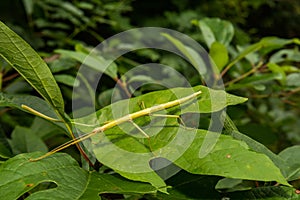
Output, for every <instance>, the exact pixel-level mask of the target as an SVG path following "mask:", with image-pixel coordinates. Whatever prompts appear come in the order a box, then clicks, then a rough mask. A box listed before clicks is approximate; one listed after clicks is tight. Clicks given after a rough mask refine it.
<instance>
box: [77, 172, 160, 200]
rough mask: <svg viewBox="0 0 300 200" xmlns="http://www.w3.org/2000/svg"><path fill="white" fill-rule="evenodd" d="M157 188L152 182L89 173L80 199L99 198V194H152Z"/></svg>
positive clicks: (90, 199)
mask: <svg viewBox="0 0 300 200" xmlns="http://www.w3.org/2000/svg"><path fill="white" fill-rule="evenodd" d="M156 192H157V190H156V189H155V188H154V187H153V186H151V185H150V184H146V183H141V182H134V181H130V180H127V179H124V178H123V177H120V176H117V175H110V174H99V173H97V172H90V173H89V181H88V185H87V188H86V190H85V191H84V193H83V194H82V196H81V197H80V198H79V199H80V200H84V199H86V200H92V199H95V200H97V199H99V197H98V195H97V194H105V193H109V194H151V193H156Z"/></svg>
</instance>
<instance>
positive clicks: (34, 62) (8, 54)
mask: <svg viewBox="0 0 300 200" xmlns="http://www.w3.org/2000/svg"><path fill="white" fill-rule="evenodd" d="M0 56H1V57H3V58H4V59H5V61H6V62H7V63H9V64H10V65H11V66H12V67H13V68H14V69H15V70H17V71H18V72H19V73H20V74H21V75H22V76H23V77H24V79H25V80H26V81H27V82H28V83H29V84H30V85H31V86H32V87H33V88H35V89H36V90H37V91H38V92H39V93H40V95H41V96H42V97H43V98H44V99H45V100H46V101H47V102H48V103H50V105H52V106H53V108H55V111H57V112H58V114H59V115H60V116H64V100H63V98H62V94H61V91H60V89H59V87H58V85H57V83H56V81H55V79H54V77H53V76H52V74H51V71H50V69H49V68H48V66H47V65H46V63H45V62H44V61H43V60H42V59H41V57H40V56H39V55H38V54H37V53H36V52H35V51H34V50H33V49H32V48H31V47H30V46H29V44H27V43H26V42H25V41H24V40H23V39H22V38H20V37H19V36H18V35H17V34H16V33H14V32H13V31H12V30H10V29H9V28H8V27H7V26H5V25H4V24H3V23H2V22H0Z"/></svg>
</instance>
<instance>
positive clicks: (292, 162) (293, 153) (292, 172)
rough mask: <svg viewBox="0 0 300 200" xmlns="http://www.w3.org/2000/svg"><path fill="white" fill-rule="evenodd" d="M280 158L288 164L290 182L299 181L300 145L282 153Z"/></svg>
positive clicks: (287, 171)
mask: <svg viewBox="0 0 300 200" xmlns="http://www.w3.org/2000/svg"><path fill="white" fill-rule="evenodd" d="M278 156H279V157H280V158H282V159H283V160H284V161H285V163H286V166H287V167H286V168H285V169H284V170H285V171H286V174H287V177H288V180H289V181H292V180H296V179H299V177H300V160H299V157H300V145H296V146H292V147H288V148H286V149H284V150H283V151H281V152H280V153H279V154H278Z"/></svg>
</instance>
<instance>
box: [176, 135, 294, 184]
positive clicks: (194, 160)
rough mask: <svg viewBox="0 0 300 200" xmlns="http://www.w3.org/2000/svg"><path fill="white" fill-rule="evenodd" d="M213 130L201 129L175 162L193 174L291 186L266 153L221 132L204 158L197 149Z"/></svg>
mask: <svg viewBox="0 0 300 200" xmlns="http://www.w3.org/2000/svg"><path fill="white" fill-rule="evenodd" d="M214 134H218V133H213V132H207V131H204V130H198V133H197V135H196V138H195V139H194V141H193V143H192V144H191V146H190V147H189V148H188V149H187V151H186V152H185V153H184V154H183V156H182V157H181V158H180V159H178V160H177V161H176V162H175V163H176V164H177V165H179V166H180V167H182V168H183V169H185V170H187V171H189V172H190V173H196V174H206V175H219V176H224V177H227V178H234V179H245V180H260V181H277V182H279V183H281V184H284V185H289V184H288V183H287V182H286V180H285V178H284V177H283V175H282V174H281V172H280V170H279V168H277V167H276V166H275V165H274V164H273V162H272V161H271V160H270V159H269V158H268V157H267V156H266V155H264V154H261V153H256V152H253V151H251V150H249V149H248V147H247V145H246V144H245V143H243V142H241V141H238V140H235V139H233V138H232V137H226V136H225V135H220V137H219V139H218V141H217V143H216V144H215V147H214V148H213V150H212V151H211V152H210V153H209V154H208V155H207V156H206V157H204V158H202V159H200V158H199V157H198V152H199V149H200V147H201V144H202V142H203V140H204V138H205V137H214Z"/></svg>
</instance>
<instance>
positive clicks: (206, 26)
mask: <svg viewBox="0 0 300 200" xmlns="http://www.w3.org/2000/svg"><path fill="white" fill-rule="evenodd" d="M198 25H199V27H200V29H201V32H202V34H203V37H204V40H205V42H206V45H207V46H208V47H209V48H211V45H212V44H213V43H214V42H215V41H217V42H219V43H221V44H223V45H224V46H228V45H229V44H230V42H231V40H232V38H233V35H234V28H233V25H232V24H231V23H230V22H229V21H226V20H221V19H219V18H204V19H202V20H200V21H199V22H198Z"/></svg>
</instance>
